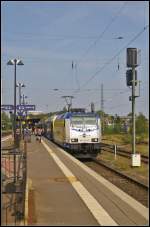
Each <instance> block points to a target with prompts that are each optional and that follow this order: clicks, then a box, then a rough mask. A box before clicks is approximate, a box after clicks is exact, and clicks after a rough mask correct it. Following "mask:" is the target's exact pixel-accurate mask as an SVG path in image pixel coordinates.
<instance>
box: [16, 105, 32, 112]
mask: <svg viewBox="0 0 150 227" xmlns="http://www.w3.org/2000/svg"><path fill="white" fill-rule="evenodd" d="M17 110H23V111H29V110H35V105H17Z"/></svg>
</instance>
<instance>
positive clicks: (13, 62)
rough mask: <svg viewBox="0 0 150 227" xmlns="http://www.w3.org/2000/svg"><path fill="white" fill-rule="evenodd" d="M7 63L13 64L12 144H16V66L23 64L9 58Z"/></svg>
mask: <svg viewBox="0 0 150 227" xmlns="http://www.w3.org/2000/svg"><path fill="white" fill-rule="evenodd" d="M7 65H14V145H16V66H17V65H24V64H23V62H22V61H21V60H19V59H13V60H9V61H8V62H7Z"/></svg>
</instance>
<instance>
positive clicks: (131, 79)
mask: <svg viewBox="0 0 150 227" xmlns="http://www.w3.org/2000/svg"><path fill="white" fill-rule="evenodd" d="M140 53H141V51H140V50H138V49H137V48H127V67H128V68H131V69H130V70H127V72H126V77H127V86H132V96H130V97H129V100H130V101H132V166H140V154H136V151H135V98H136V97H139V95H138V96H137V95H136V90H135V86H136V85H137V82H138V81H137V71H136V70H135V68H136V67H137V66H138V65H139V64H140Z"/></svg>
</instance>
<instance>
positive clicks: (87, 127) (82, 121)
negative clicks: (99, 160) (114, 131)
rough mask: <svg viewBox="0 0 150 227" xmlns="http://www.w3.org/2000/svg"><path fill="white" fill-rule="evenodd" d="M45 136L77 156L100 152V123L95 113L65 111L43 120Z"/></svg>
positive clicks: (81, 156) (89, 155)
mask: <svg viewBox="0 0 150 227" xmlns="http://www.w3.org/2000/svg"><path fill="white" fill-rule="evenodd" d="M44 132H45V136H46V137H47V138H48V139H51V140H53V141H54V142H55V143H56V144H58V145H60V146H61V147H63V148H65V149H66V150H67V151H68V152H70V153H71V154H73V155H74V156H75V157H77V158H92V157H96V156H97V154H98V153H99V152H100V141H101V123H100V118H99V116H98V115H97V114H95V113H82V112H81V113H79V112H66V113H64V114H61V115H57V116H56V115H55V116H53V117H51V118H49V119H48V120H47V122H45V126H44Z"/></svg>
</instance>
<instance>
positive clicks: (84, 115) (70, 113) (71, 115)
mask: <svg viewBox="0 0 150 227" xmlns="http://www.w3.org/2000/svg"><path fill="white" fill-rule="evenodd" d="M74 116H76V117H77V116H79V117H99V116H98V115H97V114H96V113H91V112H90V113H83V112H66V113H64V114H61V115H58V116H57V119H69V118H71V117H74Z"/></svg>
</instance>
